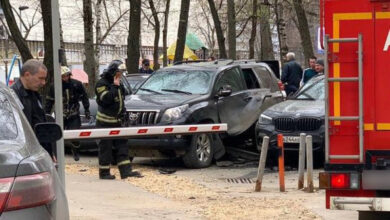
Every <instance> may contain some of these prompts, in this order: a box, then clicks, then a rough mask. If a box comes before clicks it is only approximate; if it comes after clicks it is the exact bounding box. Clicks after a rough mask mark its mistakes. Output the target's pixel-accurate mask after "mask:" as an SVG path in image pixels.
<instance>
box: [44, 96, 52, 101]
mask: <svg viewBox="0 0 390 220" xmlns="http://www.w3.org/2000/svg"><path fill="white" fill-rule="evenodd" d="M46 99H48V100H54V98H52V97H51V96H46Z"/></svg>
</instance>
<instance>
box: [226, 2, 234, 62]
mask: <svg viewBox="0 0 390 220" xmlns="http://www.w3.org/2000/svg"><path fill="white" fill-rule="evenodd" d="M227 8H228V11H227V13H228V43H229V58H230V59H233V60H235V59H236V11H235V9H234V8H235V4H234V0H227Z"/></svg>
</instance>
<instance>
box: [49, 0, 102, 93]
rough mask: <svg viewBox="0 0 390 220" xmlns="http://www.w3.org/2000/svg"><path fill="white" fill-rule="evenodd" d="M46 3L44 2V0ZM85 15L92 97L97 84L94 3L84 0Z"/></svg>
mask: <svg viewBox="0 0 390 220" xmlns="http://www.w3.org/2000/svg"><path fill="white" fill-rule="evenodd" d="M43 1H44V0H43ZM83 12H84V13H83V14H84V51H85V60H84V70H85V72H87V74H88V85H89V86H88V88H87V93H88V95H89V96H90V97H92V96H93V95H94V93H95V91H94V90H95V84H96V82H97V76H96V74H95V73H96V70H95V62H96V61H95V56H94V48H93V17H92V1H91V0H83Z"/></svg>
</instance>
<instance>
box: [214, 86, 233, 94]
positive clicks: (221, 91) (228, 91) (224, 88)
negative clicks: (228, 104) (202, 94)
mask: <svg viewBox="0 0 390 220" xmlns="http://www.w3.org/2000/svg"><path fill="white" fill-rule="evenodd" d="M230 94H232V87H231V86H230V85H224V86H222V87H221V88H220V89H219V90H218V93H217V95H218V96H220V97H226V96H229V95H230Z"/></svg>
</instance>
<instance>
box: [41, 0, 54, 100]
mask: <svg viewBox="0 0 390 220" xmlns="http://www.w3.org/2000/svg"><path fill="white" fill-rule="evenodd" d="M41 9H42V14H44V15H45V16H43V35H44V38H45V41H44V48H45V57H44V59H43V63H44V64H45V66H46V67H47V78H46V82H47V83H46V85H45V87H44V88H43V91H42V95H43V98H45V97H46V94H48V93H49V88H50V84H52V82H53V79H54V65H53V63H54V60H53V29H52V16H51V1H45V0H41Z"/></svg>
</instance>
